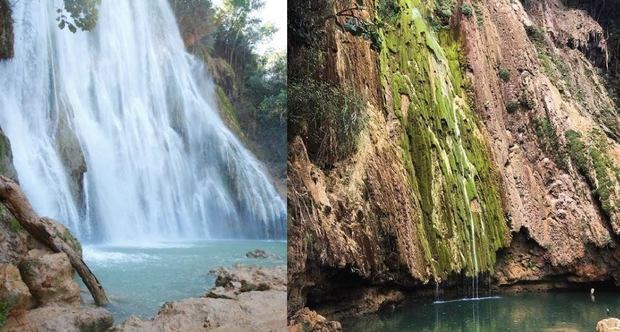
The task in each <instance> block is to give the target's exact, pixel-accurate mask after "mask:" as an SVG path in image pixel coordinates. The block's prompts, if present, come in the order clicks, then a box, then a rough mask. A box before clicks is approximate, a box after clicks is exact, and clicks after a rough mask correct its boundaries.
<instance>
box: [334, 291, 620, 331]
mask: <svg viewBox="0 0 620 332" xmlns="http://www.w3.org/2000/svg"><path fill="white" fill-rule="evenodd" d="M607 309H609V311H610V316H612V317H619V316H620V292H600V293H598V292H597V293H595V298H594V301H593V300H592V299H591V297H590V294H589V292H588V291H587V290H586V291H583V290H582V291H579V292H550V293H529V294H517V295H501V296H492V297H487V298H482V299H468V300H462V301H459V300H457V301H437V302H432V301H428V300H427V301H410V302H406V303H405V304H403V305H401V306H399V307H397V308H396V309H395V310H394V311H393V312H390V313H387V312H383V313H379V314H373V315H368V316H364V317H361V318H355V319H349V320H345V321H343V328H344V331H356V332H358V331H360V332H364V331H382V332H385V331H451V332H452V331H594V330H595V329H596V323H597V322H598V321H599V320H601V319H605V318H607V317H608V315H607Z"/></svg>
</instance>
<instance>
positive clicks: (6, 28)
mask: <svg viewBox="0 0 620 332" xmlns="http://www.w3.org/2000/svg"><path fill="white" fill-rule="evenodd" d="M13 38H14V36H13V18H12V13H11V4H10V3H9V1H8V0H0V60H3V59H10V58H12V57H13V53H14V50H13Z"/></svg>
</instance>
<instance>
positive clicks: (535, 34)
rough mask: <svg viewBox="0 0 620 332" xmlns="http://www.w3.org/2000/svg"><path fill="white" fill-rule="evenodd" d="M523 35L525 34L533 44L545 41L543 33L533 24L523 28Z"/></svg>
mask: <svg viewBox="0 0 620 332" xmlns="http://www.w3.org/2000/svg"><path fill="white" fill-rule="evenodd" d="M525 33H527V37H528V38H529V39H530V40H531V41H533V42H538V43H542V42H544V41H545V32H544V31H543V30H542V29H540V28H539V27H537V26H535V25H533V24H532V25H528V26H526V27H525Z"/></svg>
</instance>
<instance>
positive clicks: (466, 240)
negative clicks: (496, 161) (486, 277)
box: [379, 0, 509, 279]
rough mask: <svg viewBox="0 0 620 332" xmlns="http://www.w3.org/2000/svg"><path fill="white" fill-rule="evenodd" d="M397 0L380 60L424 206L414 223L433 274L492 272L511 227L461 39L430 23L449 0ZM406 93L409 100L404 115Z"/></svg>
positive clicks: (411, 176) (448, 5)
mask: <svg viewBox="0 0 620 332" xmlns="http://www.w3.org/2000/svg"><path fill="white" fill-rule="evenodd" d="M398 4H399V7H400V10H399V13H400V15H399V17H398V24H397V25H395V26H394V27H384V28H382V29H380V31H379V33H380V34H381V35H382V41H383V43H384V47H382V48H381V50H382V51H381V53H380V56H379V61H380V70H381V73H380V74H381V80H382V84H383V85H384V86H385V87H386V90H389V91H391V92H392V100H393V101H394V105H392V106H393V111H394V113H395V114H397V116H398V117H399V119H400V121H401V124H402V127H403V129H404V133H403V136H402V137H401V147H402V150H403V156H402V157H403V158H402V159H403V163H404V164H405V168H406V169H407V170H408V174H409V176H408V178H409V182H410V186H411V187H412V188H413V189H414V191H415V193H414V196H415V197H414V199H416V200H417V201H418V202H419V205H420V206H421V209H422V213H421V216H420V217H419V218H418V219H416V220H412V222H413V223H415V224H416V229H417V233H418V237H419V240H420V243H421V245H422V248H423V250H424V256H425V258H426V260H427V263H428V264H429V265H430V267H431V269H432V272H433V274H434V275H435V276H436V277H438V278H440V279H443V278H446V277H447V276H448V275H449V274H450V273H452V272H455V271H456V272H460V271H465V272H466V274H468V275H470V276H471V275H474V274H476V273H481V272H484V271H491V270H492V269H493V266H494V264H495V259H496V256H495V252H496V251H497V249H499V248H501V247H504V246H506V245H508V241H509V238H508V237H509V236H508V228H507V225H506V221H505V220H504V214H503V209H502V204H501V199H500V194H499V190H500V189H499V183H498V178H497V176H496V174H495V173H494V171H493V166H492V162H491V159H490V152H489V149H488V147H487V146H486V144H485V140H484V137H483V136H482V133H481V131H480V129H479V127H478V119H477V118H476V116H475V113H474V112H473V111H472V109H471V108H470V106H469V105H468V102H467V96H466V89H465V87H466V82H465V81H464V78H463V75H462V73H461V70H462V67H463V61H462V54H461V47H460V44H459V42H458V41H456V40H455V39H454V38H453V34H452V33H450V31H448V30H446V29H440V30H439V31H438V32H436V31H435V29H433V25H434V24H433V22H437V21H444V19H445V16H447V12H448V9H452V8H453V7H452V3H451V2H450V1H439V2H437V3H434V4H429V5H427V4H426V3H424V4H423V3H421V2H420V1H418V0H400V1H398ZM429 22H430V23H429ZM402 95H406V96H407V97H408V98H409V100H410V105H409V108H408V110H407V114H408V115H407V117H406V118H405V117H403V115H402V114H401V111H400V110H401V105H400V100H401V96H402Z"/></svg>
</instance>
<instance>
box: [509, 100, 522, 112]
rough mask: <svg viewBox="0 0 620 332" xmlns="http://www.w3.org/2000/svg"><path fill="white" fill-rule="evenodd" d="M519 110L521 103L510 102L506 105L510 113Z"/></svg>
mask: <svg viewBox="0 0 620 332" xmlns="http://www.w3.org/2000/svg"><path fill="white" fill-rule="evenodd" d="M518 110H519V101H517V100H510V101H508V102H507V103H506V111H508V113H514V112H516V111H518Z"/></svg>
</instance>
